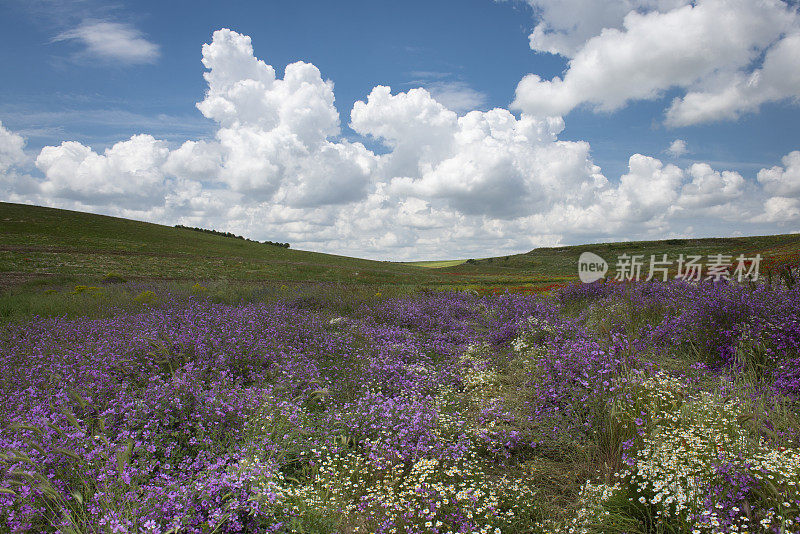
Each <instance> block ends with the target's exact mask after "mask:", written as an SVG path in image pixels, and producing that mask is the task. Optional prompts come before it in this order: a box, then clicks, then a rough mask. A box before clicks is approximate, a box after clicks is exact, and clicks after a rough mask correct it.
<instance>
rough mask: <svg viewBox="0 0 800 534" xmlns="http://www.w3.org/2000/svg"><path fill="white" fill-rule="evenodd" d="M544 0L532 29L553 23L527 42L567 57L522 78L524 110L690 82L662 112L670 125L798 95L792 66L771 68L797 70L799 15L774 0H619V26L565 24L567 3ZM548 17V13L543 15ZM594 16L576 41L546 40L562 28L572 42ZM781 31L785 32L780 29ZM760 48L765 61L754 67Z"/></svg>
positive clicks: (599, 106) (596, 102) (626, 98)
mask: <svg viewBox="0 0 800 534" xmlns="http://www.w3.org/2000/svg"><path fill="white" fill-rule="evenodd" d="M533 3H534V4H535V5H538V3H537V2H533ZM543 4H545V7H543V8H542V12H543V13H544V16H545V19H544V22H541V23H540V24H539V25H538V26H537V28H540V27H541V26H542V24H545V28H547V27H549V26H547V25H548V24H550V26H552V27H553V28H554V29H553V31H552V32H550V33H547V32H545V33H542V32H541V31H540V32H539V33H537V32H536V31H534V36H537V35H539V36H540V37H541V39H544V41H541V39H540V40H537V39H538V37H537V38H534V37H532V44H533V43H534V42H537V43H539V42H540V41H541V43H540V44H538V45H535V49H538V50H542V49H547V51H555V52H558V53H563V54H565V55H567V56H568V57H569V58H570V59H569V64H568V69H567V71H566V73H565V74H564V75H563V76H562V77H555V78H553V79H552V80H544V79H542V78H540V77H539V76H538V75H536V74H529V75H527V76H525V77H524V78H523V79H522V80H521V81H520V82H519V84H518V86H517V89H516V96H515V100H514V103H513V105H512V106H513V107H514V108H515V109H519V110H521V111H523V112H526V113H529V114H532V115H539V116H548V115H562V116H563V115H565V114H567V113H569V112H570V111H571V110H572V109H574V108H576V107H578V106H580V105H588V106H590V107H592V108H593V109H595V110H596V111H603V112H610V111H616V110H618V109H620V108H622V107H623V106H625V105H626V104H627V103H628V102H630V101H633V100H649V99H656V98H660V97H661V96H662V95H663V94H664V93H665V91H666V90H668V89H670V88H675V87H677V88H683V89H686V90H688V91H689V92H688V94H687V95H686V96H685V98H683V99H682V98H679V99H678V100H676V101H675V102H674V103H673V104H672V107H671V108H670V110H669V111H668V114H667V123H668V124H670V125H676V126H677V125H686V124H693V123H698V122H705V121H708V120H716V119H721V118H733V117H736V116H738V114H739V113H741V112H743V111H749V110H753V109H756V108H757V107H758V105H760V104H761V103H763V102H766V101H773V100H779V99H782V98H786V97H789V96H797V95H798V94H800V93H798V89H799V88H800V87H798V85H797V83H796V80H795V78H796V76H795V75H789V79H788V80H786V79H778V78H779V77H778V76H777V73H778V69H784V68H790V67H791V68H793V69H794V70H793V71H791V72H796V71H797V68H796V63H797V52H796V50H797V46H796V45H797V42H796V38H795V36H794V34H793V33H792V32H793V31H796V30H797V28H798V27H797V23H798V21H797V15H796V13H795V11H794V10H793V9H791V8H790V7H789V6H787V5H786V4H785V3H783V2H782V1H780V0H762V1H759V2H753V1H752V0H698V1H697V2H695V3H691V4H690V3H688V2H616V3H614V5H615V6H616V9H615V10H612V11H613V13H616V14H613V13H612V14H611V15H608V17H610V18H612V19H615V18H616V17H618V14H619V13H621V12H622V11H624V10H625V9H630V10H629V11H628V12H627V13H626V14H625V15H624V17H623V18H622V22H621V26H619V25H614V24H613V21H612V22H610V23H609V22H606V21H605V18H603V17H599V18H598V19H597V20H596V21H595V22H585V23H579V24H577V25H576V26H574V27H572V28H571V29H569V28H568V29H566V30H565V29H564V26H565V24H566V22H565V21H566V19H563V18H562V10H564V9H566V8H563V7H558V8H556V7H553V6H552V5H551V4H550V3H549V2H547V3H543ZM599 4H601V3H598V5H599ZM683 4H686V5H683ZM648 8H650V9H649V10H648ZM590 11H591V10H590ZM554 13H555V14H558V17H555V15H554ZM547 17H555V18H553V19H552V20H553V22H548V21H549V20H550V19H548V18H547ZM579 18H580V20H584V19H588V18H590V17H589V16H588V15H586V16H585V17H584V16H581V17H579ZM598 24H599V25H603V26H604V27H603V29H601V30H600V31H599V33H596V34H595V35H593V36H591V37H589V38H588V39H587V40H585V41H584V42H583V43H582V44H579V45H574V43H573V41H570V43H571V44H570V46H572V48H570V46H567V45H566V44H564V45H563V46H562V45H558V44H553V43H556V42H557V41H558V40H559V39H561V38H562V37H564V36H570V39H572V40H574V41H575V42H577V40H579V39H580V38H583V37H586V36H587V35H590V34H592V33H595V32H596V31H597V27H598ZM606 24H610V26H606ZM542 31H544V30H542ZM565 32H566V33H565ZM787 33H789V34H791V35H787V36H785V37H783V36H784V34H787ZM548 35H551V36H552V38H551V37H547V36H548ZM548 39H551V40H553V42H550V41H548ZM547 43H550V46H549V47H548V46H546V44H547ZM776 43H777V44H776ZM764 53H766V58H765V60H764V65H763V68H762V69H760V70H752V69H751V66H752V65H753V64H754V62H757V60H758V59H759V57H760V55H761V54H764ZM773 73H774V74H773ZM738 96H743V97H744V101H739V100H737V97H738Z"/></svg>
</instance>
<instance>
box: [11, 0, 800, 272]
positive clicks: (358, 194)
mask: <svg viewBox="0 0 800 534" xmlns="http://www.w3.org/2000/svg"><path fill="white" fill-rule="evenodd" d="M685 9H696V8H685ZM636 16H637V17H639V16H644V15H636ZM630 18H631V17H628V19H626V21H628V20H629V19H630ZM634 18H635V17H634ZM602 35H604V34H601V37H602ZM203 64H204V65H205V67H206V68H207V69H208V70H207V72H206V73H205V79H206V81H207V83H208V90H207V93H206V95H205V97H204V99H203V100H202V101H201V102H199V103H198V104H197V107H198V109H199V110H200V112H201V113H202V114H203V115H204V116H205V117H207V118H208V119H211V120H213V121H214V122H215V123H216V125H217V129H216V132H215V134H214V136H213V138H210V139H204V140H189V141H185V142H184V143H182V144H180V145H179V146H177V147H176V148H173V149H170V148H169V146H168V145H167V143H166V142H165V141H163V140H158V139H156V138H154V137H153V136H151V135H136V136H133V137H132V138H130V139H129V140H127V141H122V142H119V143H117V144H115V145H113V146H112V147H110V148H108V149H106V150H105V151H102V152H99V151H95V150H93V149H92V148H91V147H88V146H85V145H83V144H81V143H77V142H74V141H66V142H64V143H62V144H61V145H59V146H48V147H45V148H43V149H42V150H41V152H40V153H39V155H38V157H37V158H36V162H35V163H36V167H37V168H38V169H39V171H41V174H42V177H41V178H38V179H34V178H32V177H30V176H28V175H20V174H19V172H18V171H17V170H16V169H17V167H19V166H22V165H24V164H25V162H26V160H25V157H24V152H23V145H24V140H23V139H22V137H21V136H19V135H18V134H15V133H13V132H10V131H8V130H6V129H4V128H3V127H2V125H0V194H2V195H3V197H4V198H5V199H7V200H13V201H32V202H37V203H40V204H47V205H57V206H60V207H66V208H72V209H82V210H90V211H95V212H101V213H108V214H113V215H119V216H124V217H131V218H136V219H144V220H149V221H153V222H163V223H167V224H175V223H177V222H180V223H182V224H191V225H193V226H210V227H214V228H218V229H220V230H225V231H232V232H235V233H238V234H242V235H248V236H251V237H253V238H256V239H271V240H277V241H289V242H291V243H292V244H293V246H295V247H296V248H310V249H314V250H322V251H328V252H336V253H345V254H352V255H358V256H365V257H375V258H383V259H387V258H392V259H414V258H442V257H482V256H488V255H495V254H507V253H511V252H518V251H520V250H525V249H529V248H532V247H534V246H537V245H543V244H550V245H553V244H558V243H560V242H563V241H576V240H580V241H586V240H597V239H609V238H617V239H619V238H648V237H650V238H653V237H662V236H664V235H677V234H686V233H692V232H693V230H691V226H692V225H694V224H696V225H698V226H699V227H702V228H704V231H708V230H707V229H708V228H715V227H716V228H723V229H724V231H725V232H726V233H730V232H731V231H733V230H737V231H747V230H748V229H749V228H752V226H748V225H753V224H761V225H778V224H785V223H787V222H790V221H794V220H796V219H798V218H800V204H798V201H797V200H796V199H795V198H794V197H796V196H797V195H798V194H800V152H792V153H791V154H789V155H787V156H786V157H785V158H784V159H783V166H782V167H774V168H772V169H762V170H761V171H760V172H759V174H758V181H757V182H755V181H753V180H749V181H748V180H747V179H745V177H743V176H741V175H740V174H738V173H736V172H731V171H727V170H724V169H719V170H718V169H714V168H712V167H711V166H710V165H707V164H703V163H698V164H694V165H692V166H690V167H687V168H682V167H679V166H677V165H674V164H669V163H665V162H662V161H661V160H659V159H657V158H654V157H650V156H647V155H643V154H634V155H632V156H631V157H630V159H629V162H628V171H627V172H626V173H625V174H624V175H623V176H621V177H619V178H618V179H615V180H609V179H607V178H606V176H604V175H603V173H602V170H601V169H600V168H599V167H598V166H597V165H596V164H595V163H594V161H593V159H592V154H591V147H590V145H589V143H587V142H585V141H563V140H560V139H559V135H560V134H561V132H562V131H563V129H564V120H563V119H562V118H561V117H559V116H552V117H542V116H536V115H532V114H529V113H527V112H523V113H522V114H521V115H519V116H515V115H513V114H512V113H511V112H509V111H508V110H506V109H500V108H498V109H492V110H489V111H471V112H469V113H466V114H465V115H462V116H459V114H458V113H456V111H454V110H453V109H450V108H449V107H448V106H446V105H445V104H444V103H443V102H442V101H441V99H437V98H436V97H435V95H432V94H431V93H430V92H429V91H428V90H426V89H423V88H416V89H411V90H408V91H406V92H400V93H396V94H392V92H391V89H390V88H389V87H386V86H377V87H375V88H373V89H372V91H371V92H370V93H369V95H368V96H367V98H366V99H365V100H364V101H359V102H356V103H355V104H354V106H353V108H352V111H351V114H350V125H351V127H352V128H353V130H355V132H356V133H358V134H360V135H362V136H365V137H371V138H373V139H376V140H378V141H379V142H381V143H383V144H384V145H385V146H386V148H387V149H388V151H387V152H386V153H385V154H381V155H376V154H375V153H373V152H371V151H369V150H367V149H366V148H365V147H364V146H363V145H362V144H361V143H354V142H350V141H347V140H345V139H342V137H341V131H340V123H339V115H338V113H337V111H336V108H335V106H334V92H333V83H332V82H330V81H328V80H324V79H323V77H322V74H321V73H320V72H319V70H318V69H317V68H316V67H315V66H314V65H312V64H310V63H304V62H297V63H293V64H290V65H288V66H287V67H286V69H285V72H284V74H283V76H282V77H279V76H278V75H276V72H275V69H274V68H273V67H272V66H270V65H268V64H267V63H266V62H264V61H261V60H259V59H258V58H257V57H256V56H255V54H254V50H253V47H252V43H251V41H250V38H249V37H247V36H244V35H241V34H238V33H236V32H233V31H230V30H220V31H218V32H215V33H214V36H213V39H212V41H211V43H209V44H207V45H205V46H204V47H203ZM679 141H681V140H675V141H674V142H673V143H672V146H671V149H672V152H673V153H678V152H681V151H685V150H686V147H685V144H683V145H682V144H681V143H679ZM736 217H738V219H736ZM748 221H749V222H748ZM714 225H716V226H714ZM759 228H761V227H759ZM767 228H772V226H768V227H767Z"/></svg>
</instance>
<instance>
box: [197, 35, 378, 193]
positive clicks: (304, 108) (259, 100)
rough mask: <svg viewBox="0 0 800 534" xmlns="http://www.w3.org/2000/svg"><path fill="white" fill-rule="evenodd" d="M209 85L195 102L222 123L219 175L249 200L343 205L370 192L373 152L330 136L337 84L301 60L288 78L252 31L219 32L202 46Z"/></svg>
mask: <svg viewBox="0 0 800 534" xmlns="http://www.w3.org/2000/svg"><path fill="white" fill-rule="evenodd" d="M203 65H205V67H206V68H207V69H209V70H208V72H206V73H205V74H204V77H205V79H206V81H207V82H208V91H207V92H206V96H205V98H204V100H203V101H202V102H199V103H198V104H197V108H198V109H199V110H200V111H201V112H202V113H203V115H205V116H206V117H207V118H209V119H212V120H214V121H216V122H217V123H219V125H220V129H219V130H218V131H217V134H216V138H217V144H218V146H217V147H215V149H214V150H219V152H220V155H221V156H220V157H221V164H220V167H219V172H218V178H219V180H220V181H221V182H223V183H225V184H226V185H228V186H229V187H231V188H232V189H233V190H235V191H239V192H242V193H246V194H247V195H248V197H249V198H250V199H251V200H272V199H275V200H276V201H277V200H279V201H281V202H284V203H288V204H289V205H291V206H313V205H321V204H328V203H329V204H338V203H342V202H349V201H354V200H358V199H359V198H361V197H363V196H364V195H365V194H366V186H367V184H368V182H369V174H370V170H371V168H372V165H373V162H374V157H373V156H372V154H371V153H369V152H368V151H367V150H366V149H365V148H364V146H363V145H361V144H360V143H349V142H346V141H337V142H331V141H330V140H329V138H331V137H335V136H338V135H339V133H340V128H339V114H338V112H337V111H336V108H335V107H334V95H333V83H332V82H330V81H323V79H322V77H321V74H320V72H319V69H317V67H315V66H314V65H312V64H310V63H304V62H302V61H298V62H296V63H292V64H290V65H287V66H286V70H285V73H284V77H283V79H280V78H276V76H275V70H274V69H273V67H272V66H271V65H267V64H266V63H265V62H264V61H261V60H259V59H257V58H256V57H255V56H254V54H253V46H252V43H251V40H250V37H248V36H246V35H241V34H239V33H236V32H234V31H231V30H219V31H216V32H214V36H213V39H212V41H211V43H210V44H206V45H203Z"/></svg>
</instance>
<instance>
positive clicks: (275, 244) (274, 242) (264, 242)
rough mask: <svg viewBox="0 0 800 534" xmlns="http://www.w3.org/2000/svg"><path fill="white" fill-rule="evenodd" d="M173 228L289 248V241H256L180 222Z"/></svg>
mask: <svg viewBox="0 0 800 534" xmlns="http://www.w3.org/2000/svg"><path fill="white" fill-rule="evenodd" d="M175 228H183V229H184V230H194V231H195V232H205V233H206V234H214V235H221V236H222V237H233V238H235V239H242V240H244V241H250V242H251V243H261V244H263V245H272V246H274V247H282V248H289V243H278V242H276V241H256V240H255V239H248V238H246V237H242V236H240V235H236V234H233V233H231V232H220V231H219V230H209V229H208V228H197V227H196V226H184V225H182V224H176V225H175Z"/></svg>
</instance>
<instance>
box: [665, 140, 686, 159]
mask: <svg viewBox="0 0 800 534" xmlns="http://www.w3.org/2000/svg"><path fill="white" fill-rule="evenodd" d="M667 152H668V153H669V154H670V155H671V156H672V157H674V158H679V157H681V156H683V155H684V154H686V153H687V152H688V150H687V149H686V141H684V140H683V139H675V140H674V141H673V142H672V143H670V145H669V148H668V149H667Z"/></svg>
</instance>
